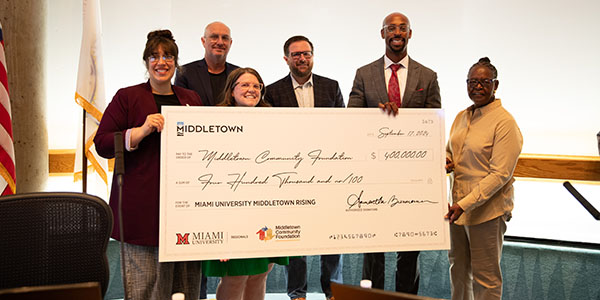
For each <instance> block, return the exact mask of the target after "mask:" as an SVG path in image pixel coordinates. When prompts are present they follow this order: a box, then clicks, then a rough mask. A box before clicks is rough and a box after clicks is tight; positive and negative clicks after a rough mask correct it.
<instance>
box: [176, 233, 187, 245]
mask: <svg viewBox="0 0 600 300" xmlns="http://www.w3.org/2000/svg"><path fill="white" fill-rule="evenodd" d="M176 235H177V245H189V244H190V241H189V240H188V238H189V237H190V234H189V233H186V234H184V235H181V233H176Z"/></svg>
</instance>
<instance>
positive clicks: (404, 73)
mask: <svg viewBox="0 0 600 300" xmlns="http://www.w3.org/2000/svg"><path fill="white" fill-rule="evenodd" d="M383 57H384V59H383V67H384V72H385V88H386V89H388V88H389V87H388V85H389V83H390V78H392V68H390V66H391V65H393V64H395V62H393V61H392V60H391V59H389V58H388V57H387V55H384V56H383ZM398 64H399V65H400V69H398V71H397V72H396V75H398V85H399V86H400V98H401V99H404V90H405V89H406V79H407V78H408V55H407V56H405V57H404V58H403V59H401V60H400V61H399V62H398Z"/></svg>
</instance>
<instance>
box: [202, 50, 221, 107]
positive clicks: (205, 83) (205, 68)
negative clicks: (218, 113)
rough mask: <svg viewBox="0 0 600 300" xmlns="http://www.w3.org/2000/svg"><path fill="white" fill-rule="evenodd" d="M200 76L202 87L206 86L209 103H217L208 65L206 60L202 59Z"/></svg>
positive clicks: (205, 90)
mask: <svg viewBox="0 0 600 300" xmlns="http://www.w3.org/2000/svg"><path fill="white" fill-rule="evenodd" d="M198 76H199V77H200V82H202V87H203V88H204V92H205V93H206V100H207V102H208V103H209V105H211V106H212V105H215V104H217V103H215V99H214V97H213V94H212V87H211V86H210V75H208V66H207V65H206V60H204V59H202V60H201V63H200V69H199V70H198Z"/></svg>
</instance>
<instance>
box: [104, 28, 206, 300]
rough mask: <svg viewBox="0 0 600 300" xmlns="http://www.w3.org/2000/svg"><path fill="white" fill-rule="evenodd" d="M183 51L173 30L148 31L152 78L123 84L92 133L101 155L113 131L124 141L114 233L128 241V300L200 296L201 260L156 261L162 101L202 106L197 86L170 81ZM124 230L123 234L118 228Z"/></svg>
mask: <svg viewBox="0 0 600 300" xmlns="http://www.w3.org/2000/svg"><path fill="white" fill-rule="evenodd" d="M178 53H179V50H178V48H177V44H175V39H173V35H172V34H171V31H169V30H157V31H152V32H150V33H148V39H147V42H146V48H145V49H144V53H143V55H142V59H143V61H144V64H145V65H146V70H147V71H148V75H149V80H148V81H147V82H146V83H142V84H138V85H134V86H130V87H126V88H122V89H120V90H119V91H118V92H117V94H116V95H115V96H114V97H113V100H112V101H111V102H110V104H109V105H108V107H107V108H106V111H105V112H104V115H103V116H102V120H101V121H100V126H99V127H98V132H97V133H96V137H95V138H94V143H95V145H96V150H97V151H98V154H100V155H101V156H102V157H105V158H112V157H114V135H115V133H116V132H122V133H123V144H124V145H125V150H126V151H125V153H124V162H125V174H124V175H123V197H122V199H123V201H122V214H123V215H122V216H121V217H122V220H123V224H120V223H119V222H118V220H119V210H118V188H117V184H116V180H117V176H114V177H113V184H112V186H113V188H112V190H111V195H110V206H111V208H112V211H113V215H114V219H115V226H114V229H113V233H112V237H113V238H114V239H117V240H120V241H122V242H123V243H124V248H123V249H124V251H123V254H124V261H123V262H122V263H124V264H125V267H126V268H125V269H126V272H127V274H122V275H123V278H124V280H123V281H124V283H126V284H127V286H126V288H125V290H126V291H127V295H125V299H144V300H145V299H161V300H162V299H170V298H171V295H172V294H173V293H175V292H183V293H185V298H186V299H198V296H199V288H200V275H201V265H200V262H199V261H193V262H165V263H159V262H158V219H159V215H158V213H159V195H160V191H159V187H160V184H159V174H160V132H161V131H162V129H163V126H164V118H163V116H162V115H161V114H160V112H161V107H162V106H163V105H202V101H201V100H200V96H198V94H196V93H195V92H194V91H191V90H188V89H184V88H181V87H177V86H172V85H171V78H173V74H174V73H175V69H176V68H177V67H178V64H177V57H178ZM121 226H122V229H123V236H121V235H120V233H119V231H120V229H121Z"/></svg>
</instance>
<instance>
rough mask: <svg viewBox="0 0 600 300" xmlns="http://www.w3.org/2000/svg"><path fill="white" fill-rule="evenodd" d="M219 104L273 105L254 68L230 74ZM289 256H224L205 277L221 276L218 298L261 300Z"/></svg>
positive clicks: (208, 266) (207, 268)
mask: <svg viewBox="0 0 600 300" xmlns="http://www.w3.org/2000/svg"><path fill="white" fill-rule="evenodd" d="M223 95H224V99H223V102H221V103H219V104H218V106H262V107H265V106H270V105H269V104H268V103H267V102H265V101H264V99H263V96H264V83H263V81H262V78H261V77H260V75H259V74H258V72H256V70H254V69H252V68H240V69H236V70H234V71H233V72H231V73H230V74H229V76H228V77H227V82H226V83H225V90H224V92H223ZM288 262H289V258H288V257H276V258H269V257H264V258H246V259H231V260H229V259H221V260H219V261H217V260H211V261H205V262H203V264H202V272H203V273H204V275H206V276H218V277H221V281H220V282H219V285H218V286H217V299H218V300H261V299H264V298H265V292H266V284H267V275H268V274H269V272H270V271H271V269H272V268H273V264H279V265H287V264H288Z"/></svg>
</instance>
